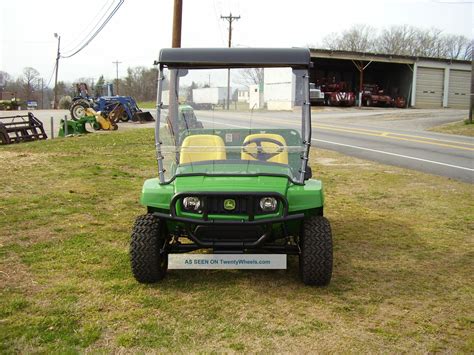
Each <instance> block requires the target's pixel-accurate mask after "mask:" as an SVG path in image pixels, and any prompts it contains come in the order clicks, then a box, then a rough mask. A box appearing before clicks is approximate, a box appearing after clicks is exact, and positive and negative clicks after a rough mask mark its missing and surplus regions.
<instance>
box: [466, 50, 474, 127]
mask: <svg viewBox="0 0 474 355" xmlns="http://www.w3.org/2000/svg"><path fill="white" fill-rule="evenodd" d="M471 45H474V41H472V43H471ZM471 48H472V46H471ZM473 59H474V52H471V97H470V100H469V117H468V118H467V119H468V122H469V124H472V123H473V120H472V111H473V107H474V60H473Z"/></svg>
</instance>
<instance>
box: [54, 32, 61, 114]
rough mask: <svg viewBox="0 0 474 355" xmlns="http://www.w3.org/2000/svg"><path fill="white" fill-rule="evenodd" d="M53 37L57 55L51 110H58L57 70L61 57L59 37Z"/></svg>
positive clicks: (56, 35) (55, 35)
mask: <svg viewBox="0 0 474 355" xmlns="http://www.w3.org/2000/svg"><path fill="white" fill-rule="evenodd" d="M54 37H56V38H57V39H58V51H57V54H56V76H55V78H54V103H53V108H54V109H57V108H58V69H59V57H60V56H61V53H60V51H59V48H60V46H61V36H60V35H58V34H57V33H55V34H54Z"/></svg>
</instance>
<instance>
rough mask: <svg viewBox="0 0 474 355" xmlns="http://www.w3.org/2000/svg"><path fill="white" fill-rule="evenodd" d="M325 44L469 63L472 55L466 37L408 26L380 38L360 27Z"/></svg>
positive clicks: (389, 30) (392, 29)
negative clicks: (466, 61) (465, 60)
mask: <svg viewBox="0 0 474 355" xmlns="http://www.w3.org/2000/svg"><path fill="white" fill-rule="evenodd" d="M322 44H323V47H325V48H328V49H335V50H346V51H356V52H370V51H373V52H375V53H383V54H396V55H410V56H416V57H418V56H419V57H435V58H448V59H467V60H469V59H470V58H471V53H472V43H471V41H470V40H469V39H468V38H466V37H464V36H460V35H450V34H443V33H442V31H441V30H440V29H437V28H431V29H428V30H426V29H420V28H417V27H413V26H408V25H402V26H391V27H389V28H387V29H384V30H382V31H381V32H380V33H379V34H377V32H376V31H375V30H374V29H373V28H371V27H369V26H365V25H356V26H353V27H351V28H350V29H349V30H346V31H343V32H342V33H341V34H340V35H338V34H334V33H333V34H330V35H329V36H327V37H325V38H324V40H323V42H322Z"/></svg>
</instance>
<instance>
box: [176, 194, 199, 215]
mask: <svg viewBox="0 0 474 355" xmlns="http://www.w3.org/2000/svg"><path fill="white" fill-rule="evenodd" d="M181 205H182V206H183V210H184V211H185V212H193V213H201V210H202V206H203V202H202V199H201V198H199V197H198V196H186V197H184V198H183V199H182V200H181Z"/></svg>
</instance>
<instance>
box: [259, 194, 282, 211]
mask: <svg viewBox="0 0 474 355" xmlns="http://www.w3.org/2000/svg"><path fill="white" fill-rule="evenodd" d="M258 206H259V207H260V209H261V210H262V212H264V213H275V212H276V211H277V210H278V200H277V199H276V198H275V197H272V196H264V197H262V198H260V200H259V202H258Z"/></svg>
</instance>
